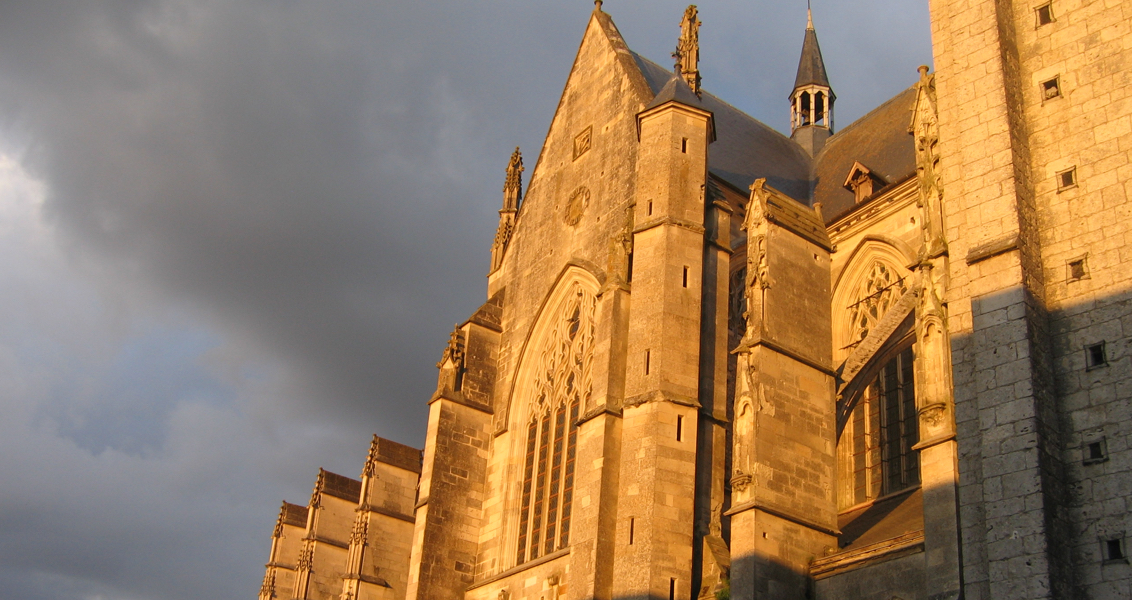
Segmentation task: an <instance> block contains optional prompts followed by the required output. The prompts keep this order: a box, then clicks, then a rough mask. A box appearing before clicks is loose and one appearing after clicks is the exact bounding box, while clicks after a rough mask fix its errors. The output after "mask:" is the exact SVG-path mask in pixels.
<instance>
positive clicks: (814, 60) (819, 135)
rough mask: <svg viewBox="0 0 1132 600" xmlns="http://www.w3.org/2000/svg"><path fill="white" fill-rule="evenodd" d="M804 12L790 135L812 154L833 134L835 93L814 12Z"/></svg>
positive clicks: (791, 94)
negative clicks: (816, 29) (826, 67)
mask: <svg viewBox="0 0 1132 600" xmlns="http://www.w3.org/2000/svg"><path fill="white" fill-rule="evenodd" d="M806 14H807V23H806V37H805V39H804V40H803V41H802V58H801V60H799V61H798V76H797V77H796V78H795V79H794V91H793V92H791V93H790V136H791V137H792V138H794V141H796V142H798V143H799V144H800V145H801V146H802V147H803V148H805V149H806V151H807V152H809V153H810V155H811V156H813V155H816V154H817V153H818V152H819V151H820V150H821V148H822V146H824V145H825V141H826V140H827V139H829V137H830V136H831V135H833V102H834V101H835V100H836V99H837V96H836V95H835V94H834V93H833V89H832V88H831V87H830V86H829V77H828V76H827V75H826V72H825V61H823V60H822V57H821V48H820V47H819V46H818V34H817V32H816V31H814V18H813V13H812V12H811V11H809V10H807V11H806Z"/></svg>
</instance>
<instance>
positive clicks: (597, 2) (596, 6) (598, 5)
mask: <svg viewBox="0 0 1132 600" xmlns="http://www.w3.org/2000/svg"><path fill="white" fill-rule="evenodd" d="M594 10H596V11H598V12H601V0H594Z"/></svg>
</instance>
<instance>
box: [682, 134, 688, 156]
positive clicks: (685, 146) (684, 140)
mask: <svg viewBox="0 0 1132 600" xmlns="http://www.w3.org/2000/svg"><path fill="white" fill-rule="evenodd" d="M680 152H682V153H684V154H687V153H688V138H682V139H681V140H680Z"/></svg>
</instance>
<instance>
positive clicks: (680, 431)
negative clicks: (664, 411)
mask: <svg viewBox="0 0 1132 600" xmlns="http://www.w3.org/2000/svg"><path fill="white" fill-rule="evenodd" d="M676 441H677V442H682V441H684V415H676Z"/></svg>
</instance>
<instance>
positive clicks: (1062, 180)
mask: <svg viewBox="0 0 1132 600" xmlns="http://www.w3.org/2000/svg"><path fill="white" fill-rule="evenodd" d="M1075 187H1077V167H1070V168H1068V169H1066V170H1064V171H1061V172H1059V173H1058V174H1057V191H1059V192H1060V191H1062V190H1067V189H1069V188H1075Z"/></svg>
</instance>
